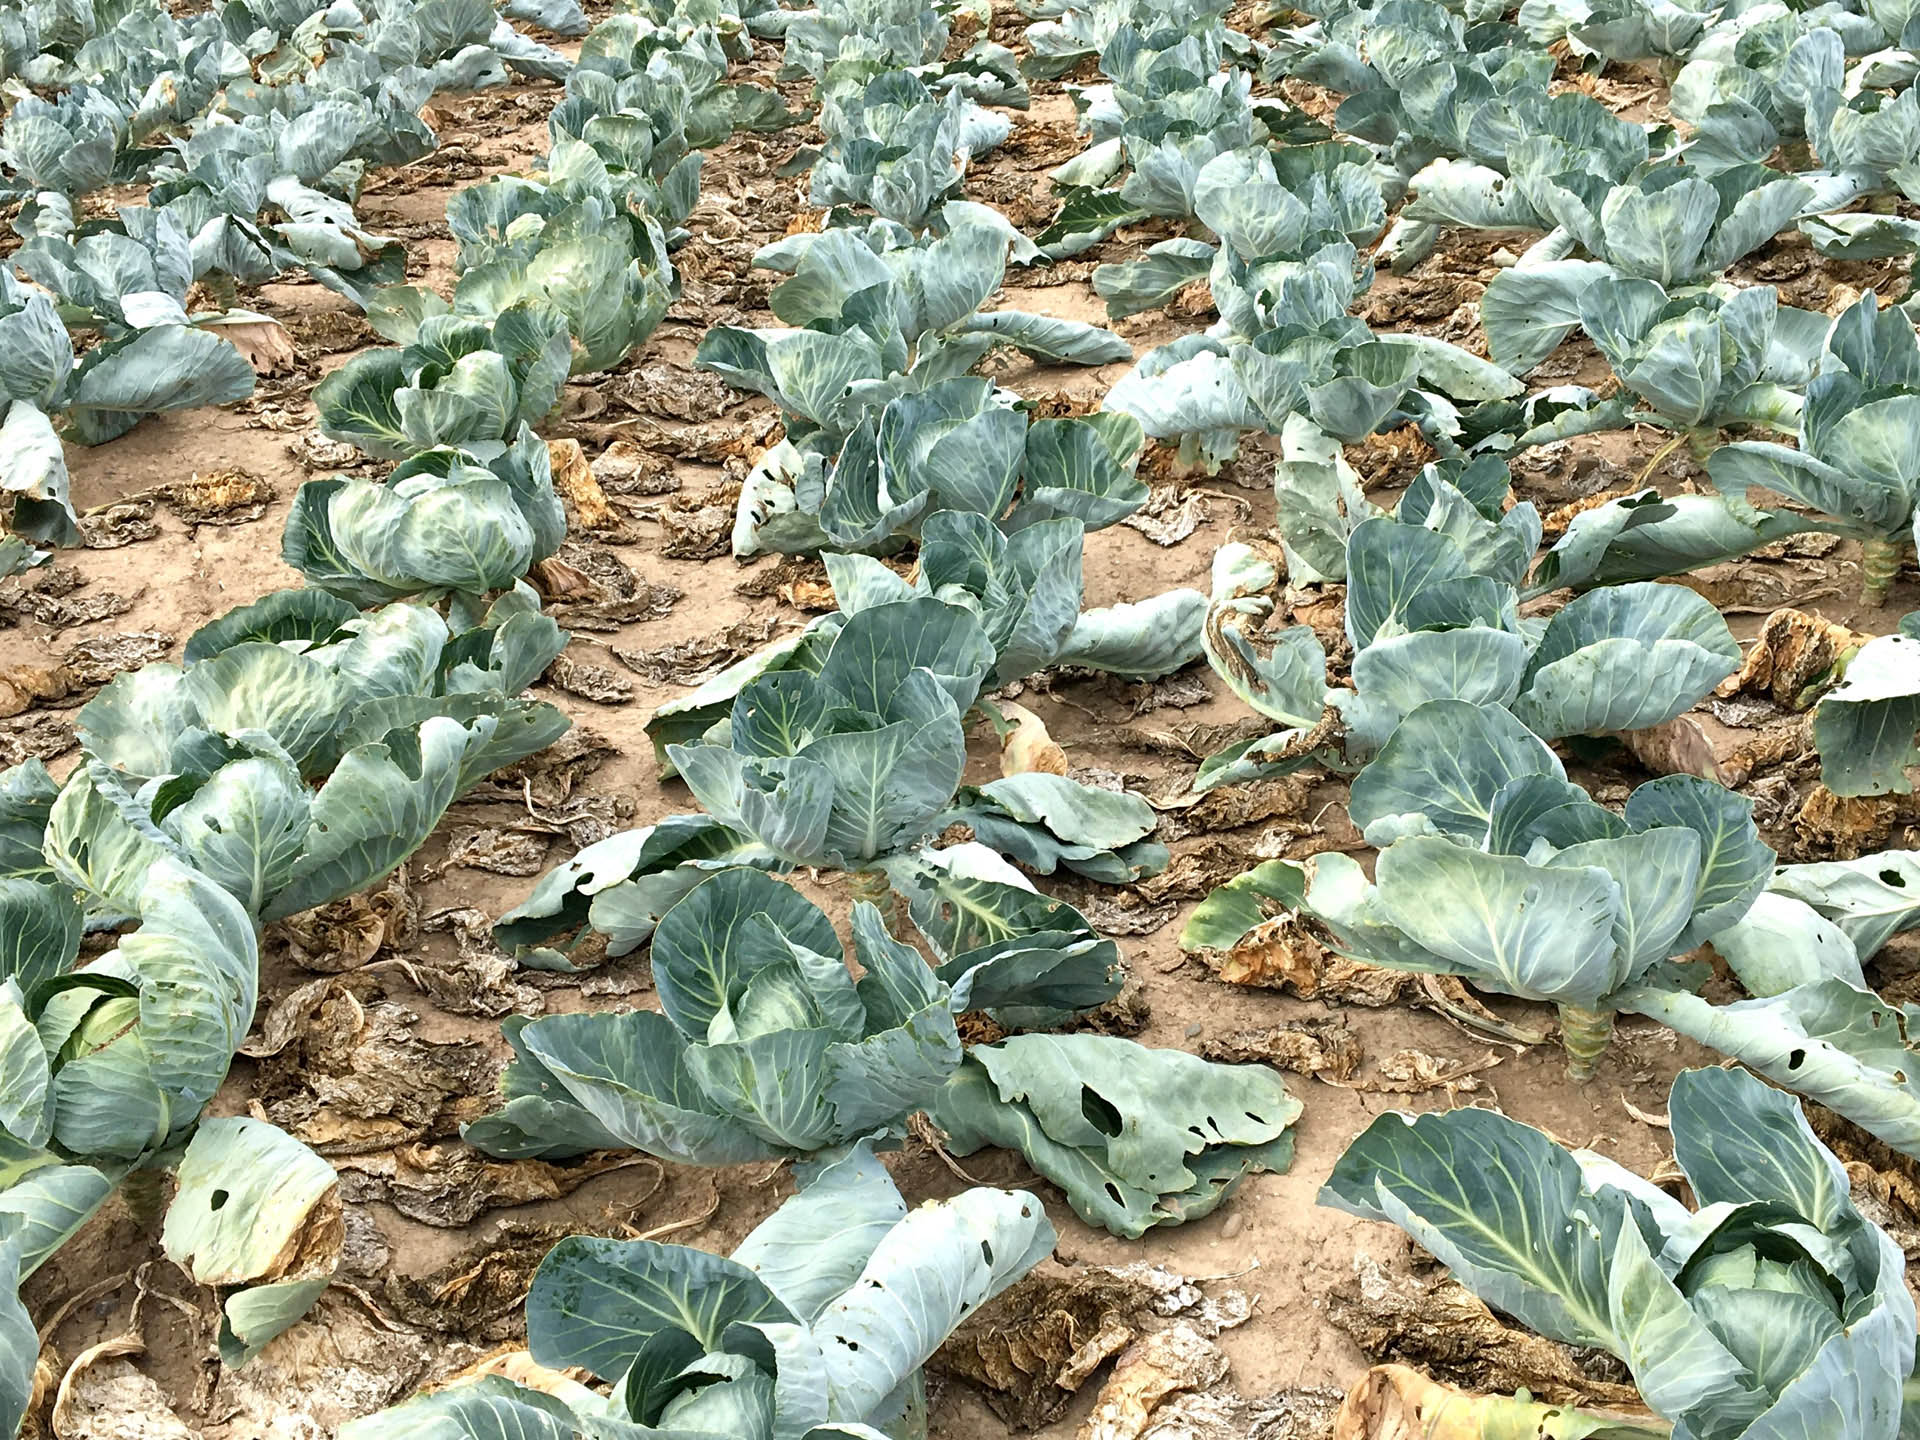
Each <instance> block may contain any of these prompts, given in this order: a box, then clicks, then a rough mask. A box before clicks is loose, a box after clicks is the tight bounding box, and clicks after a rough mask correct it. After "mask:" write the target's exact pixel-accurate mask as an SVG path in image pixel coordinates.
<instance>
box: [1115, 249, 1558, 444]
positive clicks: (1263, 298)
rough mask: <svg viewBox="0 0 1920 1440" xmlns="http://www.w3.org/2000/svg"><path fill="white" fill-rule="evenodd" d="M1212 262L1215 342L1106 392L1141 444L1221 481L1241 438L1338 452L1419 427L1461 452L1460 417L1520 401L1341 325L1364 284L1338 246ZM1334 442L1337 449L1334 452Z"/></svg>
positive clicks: (1519, 389)
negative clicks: (1171, 451) (1303, 425)
mask: <svg viewBox="0 0 1920 1440" xmlns="http://www.w3.org/2000/svg"><path fill="white" fill-rule="evenodd" d="M1224 261H1226V250H1225V249H1224V248H1223V250H1222V254H1221V257H1220V261H1217V262H1215V266H1214V271H1213V275H1214V281H1215V286H1216V289H1215V296H1216V299H1217V301H1218V303H1219V305H1220V309H1221V316H1222V324H1221V326H1220V327H1217V328H1219V329H1221V330H1222V331H1223V332H1225V333H1223V334H1221V335H1218V336H1216V335H1214V334H1212V333H1207V334H1202V335H1189V336H1186V337H1184V338H1182V339H1179V340H1175V341H1173V342H1172V343H1171V344H1167V345H1162V346H1160V347H1159V348H1157V349H1155V350H1150V351H1148V352H1147V354H1146V355H1144V356H1142V357H1141V359H1140V361H1139V363H1138V364H1136V365H1135V366H1134V368H1133V369H1132V370H1130V371H1129V372H1128V373H1127V374H1125V375H1123V376H1122V377H1121V378H1120V379H1119V380H1118V381H1116V382H1115V383H1114V385H1113V388H1112V389H1111V390H1109V391H1108V392H1107V398H1106V399H1105V401H1103V402H1102V403H1103V407H1104V408H1106V409H1108V410H1116V411H1120V412H1122V413H1124V414H1128V415H1132V416H1133V417H1134V418H1135V419H1136V420H1138V421H1139V422H1140V424H1141V427H1142V428H1143V429H1144V430H1145V431H1146V433H1147V434H1148V435H1149V436H1152V437H1153V438H1155V439H1158V440H1173V439H1177V440H1178V441H1179V443H1180V452H1181V456H1182V458H1183V459H1185V460H1187V461H1188V462H1189V463H1196V462H1204V463H1206V464H1208V465H1211V466H1214V467H1217V466H1218V465H1219V463H1220V462H1221V461H1222V460H1224V459H1226V458H1228V457H1230V456H1232V455H1233V454H1234V453H1235V452H1236V451H1237V450H1238V448H1239V444H1240V437H1241V435H1242V434H1244V433H1245V432H1247V431H1250V430H1265V431H1267V432H1268V433H1270V434H1277V433H1283V432H1285V431H1286V430H1287V429H1288V426H1289V422H1290V421H1291V422H1296V428H1297V422H1305V421H1311V428H1310V429H1309V430H1308V431H1306V432H1303V433H1302V434H1301V437H1300V438H1299V439H1298V440H1296V442H1295V444H1296V446H1304V447H1305V448H1308V449H1316V450H1317V449H1323V448H1324V449H1326V450H1327V451H1329V452H1330V453H1332V452H1337V451H1338V449H1339V445H1340V444H1353V443H1356V442H1358V441H1360V440H1362V439H1364V438H1365V437H1366V436H1368V435H1370V434H1372V433H1373V432H1374V431H1376V430H1380V429H1386V428H1389V427H1391V426H1393V425H1396V424H1401V423H1407V422H1412V423H1415V424H1418V425H1419V426H1420V428H1421V430H1422V432H1423V433H1425V434H1426V435H1427V436H1428V437H1429V438H1430V439H1431V440H1432V441H1433V442H1434V443H1435V444H1436V445H1437V446H1439V447H1441V448H1442V449H1443V450H1451V451H1457V450H1458V449H1459V446H1458V444H1457V443H1456V442H1455V440H1454V437H1455V436H1456V435H1458V434H1460V433H1461V429H1462V423H1461V408H1460V404H1457V403H1456V402H1462V403H1465V404H1480V403H1483V402H1487V401H1494V400H1505V399H1509V398H1511V397H1513V396H1517V395H1520V394H1522V393H1524V391H1525V389H1526V387H1525V386H1524V385H1522V384H1521V383H1520V382H1519V381H1518V380H1516V379H1515V378H1514V377H1513V376H1512V375H1511V374H1509V373H1507V372H1506V371H1505V370H1502V369H1501V368H1500V367H1499V366H1497V365H1494V364H1491V363H1490V362H1488V361H1486V360H1482V359H1481V358H1480V357H1478V356H1477V355H1473V354H1471V353H1469V352H1468V351H1466V350H1462V349H1461V348H1460V347H1459V346H1457V345H1450V344H1448V343H1447V342H1445V341H1443V340H1435V339H1434V338H1433V337H1431V336H1428V335H1416V334H1394V335H1389V336H1378V335H1375V334H1374V333H1373V331H1372V330H1370V329H1368V327H1367V325H1366V323H1365V322H1364V321H1362V320H1360V319H1358V318H1357V317H1355V316H1352V315H1349V314H1348V313H1347V307H1348V306H1349V305H1351V304H1352V303H1353V302H1354V300H1355V299H1356V298H1358V296H1359V294H1360V292H1361V290H1362V288H1363V284H1364V283H1365V282H1370V281H1371V278H1372V273H1371V270H1370V269H1368V270H1357V269H1356V263H1357V253H1356V251H1355V250H1354V247H1353V245H1352V244H1351V243H1350V242H1349V241H1346V240H1334V241H1332V242H1330V243H1328V244H1327V245H1325V246H1323V247H1322V248H1321V249H1319V250H1317V251H1315V252H1314V253H1313V254H1312V255H1310V256H1308V257H1307V258H1306V259H1305V260H1300V261H1294V260H1275V261H1269V262H1264V263H1261V264H1259V265H1256V266H1251V267H1247V268H1246V269H1245V270H1244V271H1240V270H1239V269H1237V267H1236V265H1235V264H1234V263H1227V264H1224V265H1223V264H1222V263H1221V262H1224ZM1336 442H1338V443H1336Z"/></svg>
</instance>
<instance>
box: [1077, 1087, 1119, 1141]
mask: <svg viewBox="0 0 1920 1440" xmlns="http://www.w3.org/2000/svg"><path fill="white" fill-rule="evenodd" d="M1080 1113H1081V1114H1082V1115H1084V1116H1086V1117H1087V1123H1088V1124H1089V1125H1091V1126H1093V1128H1094V1129H1096V1130H1098V1131H1099V1132H1100V1133H1101V1134H1102V1135H1104V1136H1106V1137H1107V1138H1108V1139H1109V1140H1111V1139H1113V1138H1114V1136H1116V1135H1118V1134H1119V1133H1120V1129H1121V1124H1120V1112H1119V1111H1118V1110H1116V1109H1114V1108H1113V1106H1112V1104H1111V1103H1109V1102H1108V1101H1107V1100H1106V1098H1105V1097H1104V1096H1102V1095H1100V1094H1099V1093H1097V1092H1096V1091H1095V1090H1094V1088H1093V1087H1092V1086H1091V1085H1082V1086H1081V1087H1080Z"/></svg>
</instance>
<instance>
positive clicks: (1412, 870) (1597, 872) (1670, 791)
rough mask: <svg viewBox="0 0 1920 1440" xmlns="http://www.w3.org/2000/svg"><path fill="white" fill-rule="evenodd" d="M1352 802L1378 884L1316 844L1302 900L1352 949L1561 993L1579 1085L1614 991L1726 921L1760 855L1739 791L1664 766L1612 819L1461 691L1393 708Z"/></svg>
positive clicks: (1749, 892) (1510, 987) (1592, 1063)
mask: <svg viewBox="0 0 1920 1440" xmlns="http://www.w3.org/2000/svg"><path fill="white" fill-rule="evenodd" d="M1349 809H1350V811H1351V813H1352V815H1353V818H1354V822H1355V823H1356V824H1358V825H1360V826H1361V827H1362V829H1363V831H1364V833H1365V834H1366V837H1367V840H1368V843H1370V844H1375V845H1377V846H1379V847H1380V859H1379V862H1378V864H1377V865H1376V867H1375V878H1374V880H1373V881H1372V882H1369V881H1368V880H1367V879H1366V877H1365V874H1364V873H1363V872H1362V871H1361V869H1360V867H1359V866H1358V864H1356V863H1355V862H1354V861H1353V860H1351V859H1349V858H1348V857H1346V856H1344V855H1326V856H1321V857H1318V858H1317V859H1315V860H1314V861H1312V862H1310V863H1309V865H1308V867H1307V868H1306V869H1305V871H1304V872H1303V874H1304V878H1303V880H1302V882H1301V889H1302V891H1303V893H1302V895H1301V898H1300V900H1299V901H1298V904H1299V907H1300V908H1301V909H1303V910H1305V911H1306V912H1307V913H1308V914H1310V915H1312V916H1314V917H1315V919H1317V920H1318V921H1319V922H1320V923H1321V924H1322V925H1323V926H1325V927H1326V929H1327V930H1328V932H1330V934H1331V936H1332V940H1333V944H1334V947H1335V948H1336V949H1338V950H1339V951H1340V952H1341V953H1343V954H1346V955H1350V956H1352V957H1353V958H1355V959H1360V960H1364V961H1366V962H1368V963H1371V964H1378V965H1385V966H1388V967H1389V968H1393V969H1401V970H1414V971H1422V972H1426V973H1437V974H1451V975H1459V976H1461V977H1462V978H1464V979H1466V980H1467V981H1469V982H1470V983H1472V984H1473V985H1476V986H1478V987H1480V988H1481V989H1485V990H1491V991H1494V992H1496V993H1499V994H1503V995H1516V996H1519V997H1521V998H1523V999H1527V1000H1534V1001H1539V1002H1543V1003H1548V1004H1552V1005H1555V1006H1557V1007H1558V1008H1559V1012H1560V1028H1561V1038H1562V1042H1563V1043H1564V1045H1565V1047H1566V1051H1567V1062H1568V1064H1567V1069H1568V1074H1569V1075H1570V1076H1572V1077H1573V1078H1574V1079H1575V1080H1580V1081H1585V1080H1588V1079H1591V1078H1592V1076H1593V1074H1594V1071H1595V1067H1596V1066H1597V1065H1598V1064H1599V1061H1600V1057H1601V1056H1602V1055H1603V1054H1604V1053H1605V1051H1606V1047H1607V1044H1608V1041H1609V1040H1610V1039H1611V1037H1612V1033H1613V1016H1614V1012H1615V1011H1617V1010H1618V1009H1620V1008H1622V1006H1623V1004H1626V1003H1630V1001H1628V1000H1626V999H1623V995H1622V992H1628V994H1629V995H1630V994H1631V993H1632V991H1633V988H1634V987H1636V986H1638V985H1640V984H1641V983H1642V982H1643V981H1645V980H1646V979H1647V977H1648V976H1649V975H1651V974H1653V973H1654V972H1655V971H1657V970H1658V969H1659V968H1660V967H1662V966H1663V965H1665V963H1666V962H1667V961H1668V960H1670V959H1671V958H1672V957H1674V956H1676V955H1680V954H1684V953H1685V952H1686V951H1688V950H1691V949H1693V948H1694V947H1695V946H1696V945H1698V944H1700V942H1701V941H1703V940H1706V939H1708V938H1710V937H1711V936H1713V935H1714V934H1716V933H1717V932H1718V931H1721V930H1724V929H1726V928H1727V927H1728V926H1729V925H1731V924H1732V923H1733V922H1734V921H1736V920H1738V919H1739V918H1740V917H1741V916H1742V915H1743V914H1745V913H1746V910H1747V908H1748V907H1749V906H1750V905H1751V904H1752V903H1753V900H1754V897H1755V896H1756V895H1758V894H1759V893H1760V891H1761V889H1762V888H1764V886H1765V885H1766V883H1767V877H1768V875H1769V873H1770V872H1771V870H1772V867H1773V858H1774V857H1773V852H1772V851H1771V850H1769V849H1768V848H1767V847H1766V846H1765V845H1764V844H1762V843H1761V841H1760V838H1759V833H1758V831H1757V830H1756V828H1755V826H1754V823H1753V819H1752V816H1751V814H1750V806H1749V803H1748V802H1747V801H1746V800H1744V799H1742V798H1740V797H1739V796H1736V795H1733V794H1732V793H1731V792H1729V791H1726V790H1724V789H1722V788H1721V787H1719V786H1717V785H1715V784H1713V783H1711V782H1709V781H1705V780H1700V779H1697V778H1695V777H1693V776H1668V777H1666V778H1664V779H1660V780H1654V781H1650V782H1648V783H1647V784H1645V785H1642V786H1640V788H1639V789H1637V790H1636V791H1634V793H1633V795H1632V796H1631V797H1630V798H1629V799H1628V802H1627V805H1626V810H1625V813H1624V815H1617V814H1615V813H1614V812H1612V811H1610V810H1607V809H1605V808H1604V807H1602V806H1600V805H1597V804H1595V803H1594V802H1593V801H1592V800H1590V799H1588V798H1587V795H1586V792H1585V791H1583V790H1581V789H1580V787H1579V786H1577V785H1574V784H1570V783H1569V782H1568V781H1567V779H1566V772H1565V771H1564V769H1563V768H1562V766H1561V764H1560V761H1559V759H1558V758H1557V757H1556V756H1555V755H1554V753H1553V752H1552V751H1551V750H1550V749H1548V748H1547V746H1546V744H1545V743H1544V742H1543V741H1541V740H1540V738H1539V737H1538V736H1537V735H1534V734H1533V733H1532V732H1530V731H1528V730H1527V729H1526V728H1525V727H1524V726H1523V725H1521V723H1520V722H1519V721H1518V720H1517V719H1515V718H1514V716H1513V715H1512V714H1511V713H1509V712H1508V711H1506V710H1502V709H1500V708H1498V707H1495V706H1482V705H1473V704H1470V703H1468V702H1466V701H1463V700H1432V701H1428V702H1427V703H1426V704H1424V705H1421V706H1419V707H1418V708H1416V709H1415V710H1413V711H1412V712H1411V713H1410V714H1409V715H1408V716H1407V717H1406V718H1405V719H1404V720H1403V721H1401V723H1400V725H1399V727H1398V729H1396V730H1395V731H1394V734H1393V736H1392V738H1391V739H1389V740H1388V741H1387V743H1386V745H1385V746H1384V747H1383V748H1382V750H1381V751H1380V754H1379V756H1378V757H1377V758H1376V759H1375V760H1374V761H1373V762H1372V763H1371V764H1370V765H1368V766H1367V767H1366V769H1364V770H1362V771H1361V772H1360V774H1359V775H1358V776H1357V777H1356V778H1355V779H1354V782H1353V791H1352V799H1351V802H1350V805H1349Z"/></svg>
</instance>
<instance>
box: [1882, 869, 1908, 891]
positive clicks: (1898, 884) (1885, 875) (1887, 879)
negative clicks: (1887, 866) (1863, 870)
mask: <svg viewBox="0 0 1920 1440" xmlns="http://www.w3.org/2000/svg"><path fill="white" fill-rule="evenodd" d="M1880 883H1881V884H1882V885H1891V886H1893V888H1894V889H1896V890H1904V889H1906V888H1907V882H1906V880H1905V879H1904V878H1902V876H1901V874H1900V872H1899V871H1898V870H1882V871H1881V872H1880Z"/></svg>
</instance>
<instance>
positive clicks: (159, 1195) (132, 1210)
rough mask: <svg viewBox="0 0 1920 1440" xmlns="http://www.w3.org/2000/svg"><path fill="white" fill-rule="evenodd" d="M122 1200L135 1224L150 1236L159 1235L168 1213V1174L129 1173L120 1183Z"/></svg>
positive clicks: (142, 1170) (162, 1171)
mask: <svg viewBox="0 0 1920 1440" xmlns="http://www.w3.org/2000/svg"><path fill="white" fill-rule="evenodd" d="M120 1199H121V1202H122V1203H123V1204H125V1205H126V1207H127V1213H128V1214H129V1215H131V1216H132V1217H133V1223H134V1224H136V1225H138V1226H139V1227H140V1229H141V1230H142V1231H143V1232H144V1233H146V1234H148V1235H158V1234H159V1233H160V1221H161V1219H162V1217H164V1216H165V1215H166V1213H167V1172H166V1171H164V1170H153V1169H141V1170H132V1171H129V1172H128V1173H127V1178H126V1179H124V1180H122V1181H121V1182H120Z"/></svg>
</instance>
